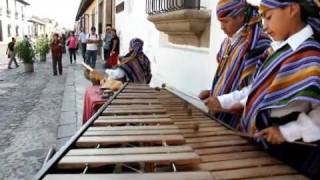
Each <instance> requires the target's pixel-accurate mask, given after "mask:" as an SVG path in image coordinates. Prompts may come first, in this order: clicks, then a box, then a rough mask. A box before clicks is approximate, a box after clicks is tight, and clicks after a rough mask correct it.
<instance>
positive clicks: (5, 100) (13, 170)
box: [0, 55, 102, 180]
mask: <svg viewBox="0 0 320 180" xmlns="http://www.w3.org/2000/svg"><path fill="white" fill-rule="evenodd" d="M68 58H69V57H68V56H67V55H64V58H63V75H62V76H52V67H51V58H50V56H48V58H47V62H44V63H42V62H38V61H37V62H35V64H34V66H35V72H34V73H30V74H28V73H24V72H23V71H24V69H23V68H24V67H23V64H22V63H20V65H21V66H20V67H19V68H17V69H11V70H8V69H6V68H7V64H6V62H5V60H6V58H5V57H3V56H1V57H0V64H2V65H0V68H1V69H0V79H3V81H0V163H1V166H0V179H10V180H11V179H32V177H33V175H34V174H35V173H37V171H38V170H39V169H40V168H41V166H42V164H43V160H44V158H45V156H46V154H47V152H48V150H49V149H50V147H56V150H58V148H59V147H61V146H62V145H63V144H64V143H65V142H66V141H67V140H68V139H69V138H70V137H71V136H72V135H73V134H74V133H75V131H76V130H77V129H79V128H80V126H81V121H82V110H83V109H82V108H83V96H84V91H85V88H86V87H87V86H88V85H90V82H89V81H88V80H86V79H85V77H84V75H83V70H82V65H81V64H80V60H82V58H80V56H78V57H77V58H78V62H77V64H72V65H70V63H69V59H68ZM98 62H99V63H102V61H98ZM98 67H102V65H101V64H98Z"/></svg>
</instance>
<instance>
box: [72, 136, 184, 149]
mask: <svg viewBox="0 0 320 180" xmlns="http://www.w3.org/2000/svg"><path fill="white" fill-rule="evenodd" d="M163 141H166V143H167V144H172V145H173V144H183V143H185V139H184V138H183V136H181V135H144V136H96V137H80V138H79V140H78V141H77V143H76V145H77V146H78V147H96V146H97V145H98V144H100V145H101V146H105V145H110V144H123V143H134V142H148V143H162V142H163Z"/></svg>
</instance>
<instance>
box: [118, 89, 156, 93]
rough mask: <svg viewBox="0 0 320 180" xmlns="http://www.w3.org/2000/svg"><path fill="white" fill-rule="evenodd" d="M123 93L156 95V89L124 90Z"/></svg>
mask: <svg viewBox="0 0 320 180" xmlns="http://www.w3.org/2000/svg"><path fill="white" fill-rule="evenodd" d="M122 92H123V93H156V92H157V91H156V90H154V89H124V90H123V91H122Z"/></svg>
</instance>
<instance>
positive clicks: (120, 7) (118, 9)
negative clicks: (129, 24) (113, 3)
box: [116, 1, 124, 13]
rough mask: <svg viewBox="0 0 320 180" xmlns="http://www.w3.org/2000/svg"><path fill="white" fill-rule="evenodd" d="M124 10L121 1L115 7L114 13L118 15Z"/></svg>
mask: <svg viewBox="0 0 320 180" xmlns="http://www.w3.org/2000/svg"><path fill="white" fill-rule="evenodd" d="M123 10H124V2H123V1H122V2H121V3H120V4H118V5H117V7H116V13H120V12H122V11H123Z"/></svg>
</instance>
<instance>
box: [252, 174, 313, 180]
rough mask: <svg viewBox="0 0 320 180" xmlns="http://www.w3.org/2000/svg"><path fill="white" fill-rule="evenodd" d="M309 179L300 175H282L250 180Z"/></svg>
mask: <svg viewBox="0 0 320 180" xmlns="http://www.w3.org/2000/svg"><path fill="white" fill-rule="evenodd" d="M308 179H309V178H307V177H305V176H302V175H284V176H273V177H263V178H252V179H250V180H308Z"/></svg>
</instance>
